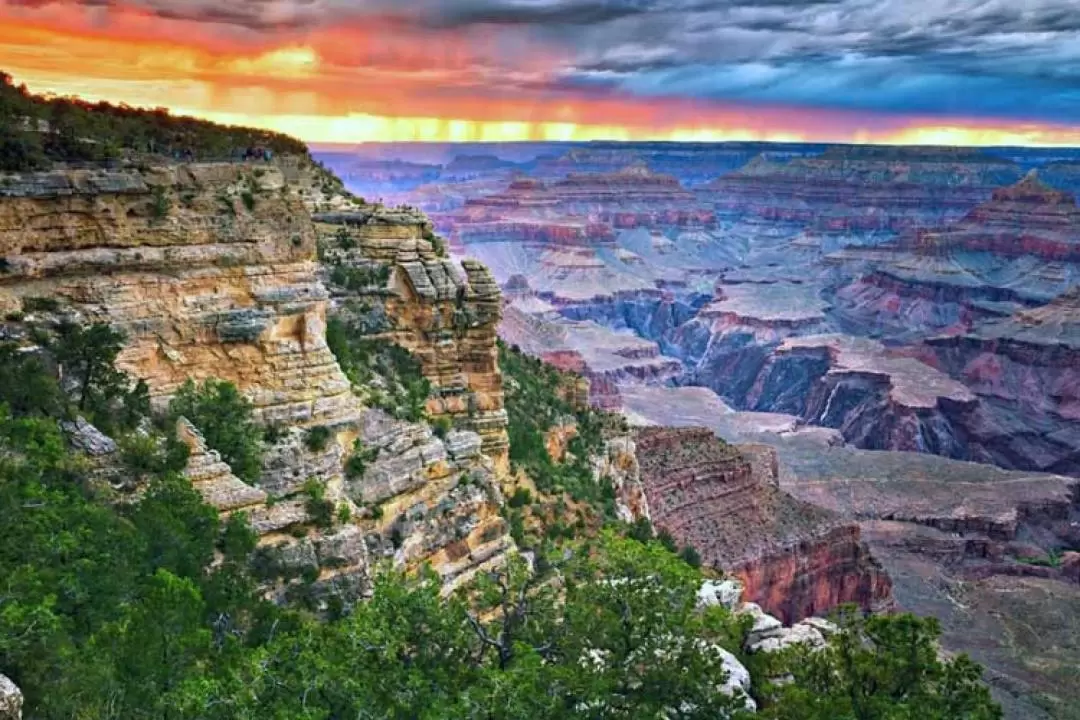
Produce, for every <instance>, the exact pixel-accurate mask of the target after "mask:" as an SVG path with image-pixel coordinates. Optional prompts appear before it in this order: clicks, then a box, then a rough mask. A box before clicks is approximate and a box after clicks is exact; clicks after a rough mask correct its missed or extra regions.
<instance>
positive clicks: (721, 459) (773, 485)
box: [636, 428, 890, 621]
mask: <svg viewBox="0 0 1080 720" xmlns="http://www.w3.org/2000/svg"><path fill="white" fill-rule="evenodd" d="M636 442H637V455H638V460H639V463H640V466H641V480H642V484H643V485H644V488H645V495H646V497H647V499H648V503H649V509H650V512H651V515H652V521H653V523H654V524H655V525H656V526H657V527H659V528H662V529H664V530H667V531H668V532H670V533H671V534H672V536H673V537H674V538H675V539H676V541H677V542H679V543H680V544H688V545H692V546H693V547H694V548H696V549H697V551H698V552H699V553H700V555H701V557H702V559H703V560H704V562H705V563H707V564H709V565H712V566H714V567H717V568H720V569H722V570H724V571H725V572H727V573H729V574H732V575H734V576H736V577H738V578H740V580H742V582H743V583H744V585H745V587H746V593H747V597H748V598H750V599H751V600H753V601H755V602H758V603H759V604H761V605H762V606H763V607H765V608H767V609H768V611H769V612H771V613H773V614H775V615H777V616H778V617H781V618H783V619H785V620H786V621H797V620H800V619H802V618H804V617H808V616H810V615H814V614H818V613H820V614H824V613H826V612H827V611H828V610H829V609H831V608H833V607H835V606H837V605H839V604H842V603H846V602H855V603H859V604H860V605H862V606H863V607H866V608H872V607H878V606H881V605H883V604H887V603H888V601H889V598H890V582H889V579H888V576H887V575H886V574H885V573H884V572H883V571H882V570H881V568H880V566H878V565H877V564H876V562H875V561H874V560H873V559H872V558H871V557H870V554H869V551H868V550H867V549H866V546H865V545H863V544H862V542H861V541H860V538H859V529H858V527H857V526H855V525H853V524H851V523H850V522H845V521H843V520H841V519H839V518H838V517H837V516H835V515H833V514H832V513H829V512H828V511H824V510H820V509H818V508H815V507H813V506H811V505H808V504H804V503H801V502H799V501H797V500H795V499H794V498H792V497H790V496H789V495H786V494H785V493H783V492H782V491H781V490H780V488H779V486H778V479H777V477H778V467H777V460H776V456H775V454H774V453H772V452H771V451H770V450H769V449H767V448H764V447H762V446H739V447H736V446H732V445H728V444H727V443H725V442H723V441H722V440H720V439H718V438H716V437H715V436H714V435H713V434H712V432H711V431H709V430H705V429H701V428H681V429H665V428H645V429H643V430H641V431H639V434H638V437H637V440H636Z"/></svg>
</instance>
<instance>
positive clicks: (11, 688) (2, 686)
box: [0, 675, 23, 720]
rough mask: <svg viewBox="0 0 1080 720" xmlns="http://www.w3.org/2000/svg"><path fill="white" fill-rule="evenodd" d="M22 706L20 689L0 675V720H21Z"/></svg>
mask: <svg viewBox="0 0 1080 720" xmlns="http://www.w3.org/2000/svg"><path fill="white" fill-rule="evenodd" d="M22 706H23V696H22V691H21V690H19V687H18V686H17V685H16V684H15V683H13V682H11V680H9V679H8V678H7V677H6V676H5V675H0V720H21V718H22Z"/></svg>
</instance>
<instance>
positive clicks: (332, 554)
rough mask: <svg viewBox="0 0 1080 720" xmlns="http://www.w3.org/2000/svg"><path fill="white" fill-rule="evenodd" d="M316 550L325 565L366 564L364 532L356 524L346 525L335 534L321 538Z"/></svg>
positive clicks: (320, 562)
mask: <svg viewBox="0 0 1080 720" xmlns="http://www.w3.org/2000/svg"><path fill="white" fill-rule="evenodd" d="M316 550H317V552H318V555H319V564H320V565H322V566H323V567H330V568H332V567H345V566H347V565H357V564H366V561H367V546H366V545H365V543H364V534H363V532H361V530H360V528H358V527H356V526H355V525H346V526H345V527H343V528H341V529H340V530H338V531H337V532H335V533H334V534H333V535H327V536H325V537H323V538H321V539H320V540H319V541H318V543H317V545H316Z"/></svg>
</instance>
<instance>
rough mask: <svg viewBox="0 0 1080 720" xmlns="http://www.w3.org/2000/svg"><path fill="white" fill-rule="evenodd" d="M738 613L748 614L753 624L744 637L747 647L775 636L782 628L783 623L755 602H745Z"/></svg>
mask: <svg viewBox="0 0 1080 720" xmlns="http://www.w3.org/2000/svg"><path fill="white" fill-rule="evenodd" d="M739 614H740V615H749V616H750V617H751V618H752V619H753V621H754V624H753V625H752V626H751V628H750V633H749V635H747V638H746V645H747V647H754V646H755V645H758V644H760V643H761V642H762V641H763V640H766V639H768V638H775V637H777V636H779V635H780V633H782V632H783V630H784V624H783V623H782V622H780V621H779V620H777V619H776V618H775V617H773V616H772V615H769V614H768V613H767V612H765V611H764V610H762V609H761V606H760V605H758V604H757V603H745V604H744V605H743V606H742V607H741V608H739Z"/></svg>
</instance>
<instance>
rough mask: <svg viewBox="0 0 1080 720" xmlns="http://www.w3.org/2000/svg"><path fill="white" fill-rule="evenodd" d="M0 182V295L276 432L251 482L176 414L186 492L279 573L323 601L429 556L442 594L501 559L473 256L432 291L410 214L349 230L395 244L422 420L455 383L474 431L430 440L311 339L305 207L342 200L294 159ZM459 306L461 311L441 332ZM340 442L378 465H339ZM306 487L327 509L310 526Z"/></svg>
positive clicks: (323, 296) (311, 267) (448, 405)
mask: <svg viewBox="0 0 1080 720" xmlns="http://www.w3.org/2000/svg"><path fill="white" fill-rule="evenodd" d="M0 187H2V188H3V189H2V190H0V252H2V253H3V255H4V258H5V260H6V267H7V272H6V273H5V274H4V276H3V278H0V295H2V296H3V298H4V302H5V305H7V306H14V307H15V308H17V307H18V304H19V303H18V300H20V299H22V300H25V299H26V298H33V297H37V296H43V297H50V298H55V299H56V300H58V301H60V302H61V304H63V305H66V306H68V307H69V308H70V310H72V311H73V312H75V313H77V314H78V315H79V316H81V317H82V318H84V319H86V320H88V321H100V322H105V323H109V324H111V325H112V326H114V327H116V328H118V329H120V330H121V331H123V333H124V334H125V337H126V344H125V347H124V348H123V350H122V352H121V353H120V355H119V357H118V359H117V364H118V366H119V367H120V368H121V369H123V370H125V371H127V372H128V373H130V374H131V375H132V376H134V377H138V378H142V379H144V380H145V381H146V382H147V384H148V386H149V388H150V393H151V396H152V398H153V399H154V401H155V402H157V403H158V404H159V405H161V404H164V403H166V402H167V401H168V399H169V397H170V396H171V395H172V394H173V393H174V392H175V391H176V390H177V388H178V387H179V386H180V385H181V384H182V383H183V382H184V381H185V380H187V379H189V378H190V379H195V380H201V379H204V378H218V379H222V380H227V381H230V382H232V383H234V384H235V385H236V386H237V388H238V389H239V390H240V391H241V392H242V393H243V394H244V395H246V396H247V397H249V398H250V399H251V401H252V403H253V405H254V408H255V414H256V417H257V419H258V420H259V421H261V422H263V423H265V424H267V425H275V426H277V427H278V428H279V432H278V433H277V435H278V439H277V440H276V441H274V442H273V443H272V444H271V445H270V446H269V447H268V448H267V451H266V453H265V456H264V463H263V472H262V475H261V477H260V478H259V480H258V482H257V486H252V485H248V484H246V483H244V482H243V481H241V480H240V479H238V478H237V477H235V476H234V475H233V474H232V472H231V471H230V470H229V468H228V466H227V465H225V464H224V463H223V462H221V460H220V458H219V457H218V456H217V455H216V453H213V452H211V451H210V450H208V448H206V446H205V443H204V442H203V441H202V438H201V437H200V436H199V435H198V432H197V431H196V430H195V429H194V428H192V427H190V426H184V425H183V424H182V426H181V428H180V435H181V437H182V438H183V439H185V440H186V441H187V442H188V444H189V446H190V447H191V449H192V457H191V461H190V464H189V467H188V471H187V472H188V476H189V477H190V478H191V480H192V482H193V484H194V485H195V487H196V488H197V489H199V490H200V492H202V494H203V496H204V498H206V500H207V501H208V502H209V503H210V504H212V505H213V506H215V507H216V508H218V510H219V511H221V512H222V513H226V514H227V513H232V512H245V513H247V514H248V515H249V517H250V519H251V523H252V526H253V527H254V529H255V530H256V531H257V532H258V533H259V535H260V536H261V541H260V545H261V549H260V552H261V553H265V554H266V555H267V557H268V559H269V562H270V563H271V565H272V567H274V568H276V569H277V570H279V571H280V572H281V575H282V576H283V577H296V576H297V575H299V574H301V573H303V574H306V575H311V574H312V573H314V575H315V576H316V577H317V580H316V584H315V589H316V591H318V592H320V593H323V594H322V595H321V597H323V598H324V599H325V598H326V597H327V596H330V595H333V596H336V597H337V598H338V599H339V600H341V601H345V602H349V601H352V600H355V599H356V598H357V597H360V596H362V595H363V594H364V593H365V592H366V590H367V568H368V565H369V562H370V560H371V559H373V558H375V557H379V556H383V555H388V556H392V557H393V558H394V560H395V562H397V563H398V564H401V565H409V566H411V565H414V564H417V563H420V562H422V561H431V562H433V564H434V567H435V568H436V569H437V570H438V571H439V572H440V573H442V575H443V576H444V578H445V579H446V581H447V583H448V586H449V585H452V583H453V582H454V581H455V580H456V579H458V578H461V577H465V576H467V575H468V573H469V572H471V571H473V570H475V569H477V568H479V567H483V566H486V565H487V564H489V563H491V562H498V561H499V559H500V558H501V552H502V550H503V549H504V548H505V546H506V545H507V544H508V542H509V540H508V538H507V536H506V532H505V527H504V524H503V523H502V521H501V520H500V519H499V518H498V517H497V507H498V502H499V496H498V488H497V483H496V482H495V480H494V478H495V476H496V471H497V469H498V465H499V463H500V462H501V460H502V459H503V458H504V457H505V453H506V434H505V424H506V421H505V414H504V413H502V411H501V407H502V405H501V387H500V385H499V375H498V370H497V366H496V353H495V345H494V337H495V335H494V327H495V324H496V323H497V319H498V315H499V311H500V307H501V301H500V296H499V290H498V287H497V286H496V285H495V284H494V282H493V281H492V280H491V279H490V275H488V274H487V273H486V272H485V271H484V269H483V268H482V267H480V266H478V265H467V266H466V277H465V278H459V279H458V282H457V283H456V284H455V285H453V286H452V288H453V292H450V293H448V292H447V286H446V283H445V282H441V281H440V278H445V274H440V273H441V272H442V270H443V265H442V262H441V261H437V260H434V259H432V256H433V254H432V253H430V244H427V248H428V250H426V251H425V253H426V254H425V256H424V257H423V258H421V257H420V256H419V255H418V254H417V249H416V242H415V241H414V242H412V243H411V244H410V240H413V239H414V238H415V234H416V232H418V231H420V230H423V229H424V228H425V227H427V226H425V225H424V223H422V222H419V221H416V220H415V218H414V217H413V216H409V217H408V218H406V219H402V218H399V217H398V216H396V215H394V214H392V213H387V214H385V215H381V216H379V217H378V218H376V219H373V220H372V221H371V222H368V223H366V224H365V226H364V228H363V230H361V231H359V232H360V234H362V235H363V237H364V241H365V247H366V248H375V249H376V250H375V251H376V252H377V253H382V255H381V256H380V257H393V258H395V260H396V259H397V258H398V253H399V251H400V250H401V249H402V248H405V251H404V252H405V255H404V256H403V258H402V260H403V262H401V263H400V264H398V265H396V266H395V268H396V269H395V273H396V277H397V280H396V283H397V284H396V285H395V287H396V288H397V289H398V290H400V292H398V293H397V294H393V295H392V296H390V295H388V296H387V298H386V312H387V313H388V315H389V316H390V317H393V318H395V319H398V320H400V324H399V325H398V326H396V327H395V328H394V334H393V337H394V338H395V339H399V341H400V342H402V343H403V344H404V343H412V344H413V347H414V349H415V350H416V352H417V355H418V356H420V357H422V358H423V359H424V362H425V368H426V369H428V370H429V371H430V372H431V374H432V377H433V378H434V380H435V384H436V387H437V388H438V389H439V390H440V395H439V397H438V398H437V399H436V400H435V401H434V404H435V406H436V407H434V408H433V410H434V411H435V412H436V414H440V413H441V414H450V415H462V416H464V415H468V414H469V412H470V410H469V408H468V407H467V405H468V403H467V401H466V393H470V394H469V395H468V397H472V398H473V399H474V405H475V407H474V408H473V410H474V412H473V417H471V418H470V421H471V425H470V427H473V428H475V430H476V431H477V432H478V433H480V435H478V434H476V433H473V432H461V433H454V434H451V435H449V436H447V438H446V439H445V440H439V439H436V438H433V437H432V436H431V430H430V429H429V428H428V427H427V426H422V425H408V424H401V423H396V422H391V421H389V420H387V419H385V418H384V417H383V416H382V415H381V413H379V412H378V411H374V410H369V409H365V408H364V407H363V406H362V405H361V403H360V401H359V400H358V398H357V397H356V396H355V395H354V393H353V389H352V387H351V384H350V382H349V380H348V379H347V378H346V377H345V375H344V373H343V372H342V370H341V368H340V367H339V366H338V363H337V361H336V359H335V358H334V356H333V354H332V353H331V352H330V350H329V348H328V346H327V343H326V313H327V307H328V304H329V300H330V296H329V293H328V292H327V290H326V288H325V287H324V285H323V284H322V283H321V282H320V280H319V278H318V274H317V273H318V269H319V265H318V263H317V262H316V259H315V258H316V232H315V229H314V226H313V224H312V223H311V220H310V216H309V215H308V212H307V209H306V207H305V203H306V204H309V205H312V206H320V207H327V206H329V207H343V206H347V205H349V204H350V201H347V200H346V199H344V198H342V197H340V196H339V194H338V190H339V188H338V187H337V185H336V184H335V181H334V180H333V179H332V178H331V177H329V176H326V175H322V174H320V173H319V172H317V171H316V169H315V168H313V167H312V166H311V165H310V164H309V163H307V162H306V161H298V160H294V159H290V158H285V159H283V160H281V161H280V162H279V163H278V164H268V163H257V164H224V163H223V164H191V165H161V166H156V167H148V168H147V167H143V168H136V167H131V168H125V169H120V170H111V171H110V170H82V169H74V170H57V171H55V172H50V173H38V174H27V175H13V176H7V177H6V178H4V179H3V181H0ZM410 251H411V253H412V254H411V255H410V254H409V252H410ZM437 288H438V289H437ZM440 293H441V294H440ZM455 310H456V311H459V312H461V313H463V314H465V315H467V318H466V319H465V320H459V322H458V324H457V328H458V329H457V331H456V332H453V331H450V330H449V329H448V328H450V327H452V325H453V321H452V319H451V318H450V315H451V314H452V313H453V312H454V311H455ZM440 323H444V325H440ZM485 326H486V327H488V328H490V330H484V327H485ZM439 327H445V328H447V329H445V330H440V329H438V328H439ZM429 331H430V334H425V333H427V332H429ZM425 343H426V344H425ZM313 427H326V428H328V429H329V430H330V435H331V441H330V442H328V443H326V446H325V448H323V449H319V450H313V449H312V448H310V447H309V446H308V443H306V442H305V435H306V432H307V430H308V429H310V428H313ZM356 440H359V441H360V447H362V448H363V449H364V451H365V452H366V453H370V454H371V455H373V456H374V457H372V458H371V459H370V461H369V462H368V463H367V464H366V465H367V466H366V467H365V468H364V469H363V472H360V473H358V474H357V473H354V475H353V476H349V477H346V474H345V472H344V468H343V466H344V464H345V461H346V459H347V458H348V456H349V455H350V453H352V452H353V451H354V447H353V444H354V441H356ZM481 446H483V448H484V451H485V452H486V453H487V454H486V455H485V454H483V453H481V452H480V448H481ZM313 485H318V486H320V487H322V488H323V489H324V490H323V492H324V493H325V498H326V499H327V501H328V502H330V503H331V506H332V509H333V511H334V512H333V513H332V514H334V517H335V519H334V520H332V521H331V522H330V523H329V524H328V525H324V526H321V527H317V526H316V523H315V521H314V516H313V515H312V502H313V498H312V497H311V496H310V493H309V490H308V489H309V488H310V487H312V486H313ZM345 508H347V509H348V510H349V512H347V513H345V512H338V511H342V510H343V509H345ZM376 508H379V509H381V510H382V512H376ZM376 516H378V519H376ZM343 517H348V518H350V519H348V520H343V519H341V518H343ZM290 587H291V586H290V584H289V583H285V584H284V585H279V586H278V589H279V590H280V591H282V592H284V593H288V592H289V591H290Z"/></svg>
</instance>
